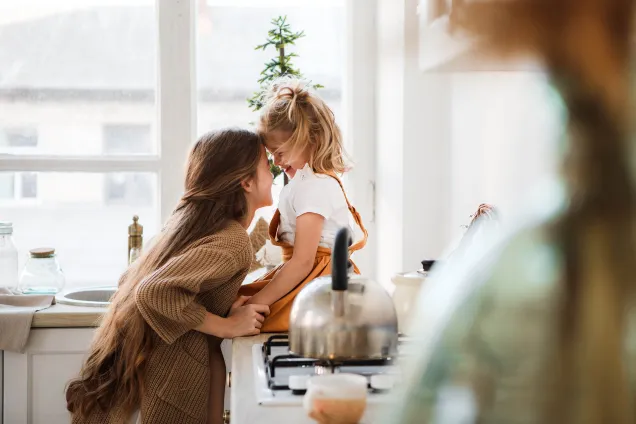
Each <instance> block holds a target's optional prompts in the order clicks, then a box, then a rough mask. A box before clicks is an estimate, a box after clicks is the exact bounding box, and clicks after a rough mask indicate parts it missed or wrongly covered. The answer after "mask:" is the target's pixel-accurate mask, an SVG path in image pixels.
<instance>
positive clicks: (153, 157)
mask: <svg viewBox="0 0 636 424" xmlns="http://www.w3.org/2000/svg"><path fill="white" fill-rule="evenodd" d="M344 2H345V25H346V26H347V28H345V34H346V36H345V37H346V38H345V40H343V41H344V43H345V46H346V51H347V60H346V61H345V63H343V93H342V96H343V97H342V99H343V112H344V114H343V116H344V117H345V118H344V119H345V120H346V122H345V125H344V127H345V128H346V129H347V131H346V134H345V140H346V147H347V149H348V150H349V151H350V152H351V153H353V154H354V155H355V157H356V161H355V162H356V168H355V169H354V172H352V174H351V175H350V178H348V182H347V185H348V189H349V190H350V191H351V192H350V197H351V199H352V201H353V202H354V203H356V205H358V210H360V212H361V213H362V214H363V217H364V218H365V222H367V223H368V225H369V226H370V227H373V226H374V223H373V221H374V220H375V218H374V217H375V168H376V164H375V146H376V141H375V138H376V137H375V131H376V128H375V123H374V119H373V118H374V116H375V104H374V98H375V94H374V93H375V80H376V56H375V52H376V50H377V46H376V34H375V31H376V23H375V19H376V13H377V12H376V7H375V5H376V0H344ZM155 17H156V20H155V22H156V25H155V31H156V33H155V36H156V37H157V47H156V48H157V77H156V81H155V93H156V95H155V99H156V101H155V111H156V116H157V120H156V125H155V128H156V131H155V133H154V134H153V136H154V141H155V142H156V146H157V150H156V151H157V153H156V154H143V155H139V154H136V155H112V156H106V155H94V156H73V155H59V156H58V155H30V154H21V153H20V154H12V153H11V154H9V153H0V172H70V173H80V172H87V173H111V172H142V173H153V174H156V176H157V188H156V193H155V195H156V198H157V205H158V206H159V210H158V214H159V217H158V218H159V221H158V222H160V223H164V222H165V221H166V220H167V219H168V218H169V217H170V215H171V214H172V211H173V208H174V206H175V205H176V203H177V201H178V200H179V198H180V197H181V195H182V193H183V178H184V171H185V163H186V158H187V154H188V151H189V148H190V146H191V145H192V141H193V140H194V139H195V137H196V135H197V108H198V105H197V78H196V43H197V34H196V25H197V2H196V1H195V0H189V1H174V0H155ZM246 54H249V52H246ZM361 75H362V77H361ZM354 76H355V77H354ZM246 107H247V106H246ZM370 229H371V228H370ZM374 250H375V247H372V248H368V249H365V252H364V253H362V255H363V256H364V257H365V260H363V261H362V262H366V263H368V264H369V266H371V264H373V262H374V261H373V257H374V256H375V251H374ZM360 259H362V258H360ZM360 259H359V260H360ZM373 268H374V267H373V266H371V268H370V269H373ZM374 273H375V272H374V270H373V271H371V274H372V275H373V274H374Z"/></svg>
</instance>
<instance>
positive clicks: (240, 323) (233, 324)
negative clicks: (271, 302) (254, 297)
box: [226, 296, 269, 338]
mask: <svg viewBox="0 0 636 424" xmlns="http://www.w3.org/2000/svg"><path fill="white" fill-rule="evenodd" d="M248 300H249V296H241V297H239V298H238V299H237V300H236V302H234V303H233V304H232V307H231V308H230V313H229V314H228V316H227V318H226V320H227V326H228V328H227V333H228V337H227V338H234V337H241V336H254V335H256V334H259V333H260V332H261V327H262V326H263V321H265V317H266V316H267V315H269V306H267V305H258V304H250V305H246V304H245V302H247V301H248Z"/></svg>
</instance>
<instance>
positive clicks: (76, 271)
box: [0, 172, 159, 287]
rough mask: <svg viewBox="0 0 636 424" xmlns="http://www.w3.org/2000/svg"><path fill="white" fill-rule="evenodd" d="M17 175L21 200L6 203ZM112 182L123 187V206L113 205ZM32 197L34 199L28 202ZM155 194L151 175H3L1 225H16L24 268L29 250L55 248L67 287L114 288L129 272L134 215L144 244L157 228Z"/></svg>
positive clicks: (0, 181) (0, 201)
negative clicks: (9, 185) (10, 183)
mask: <svg viewBox="0 0 636 424" xmlns="http://www.w3.org/2000/svg"><path fill="white" fill-rule="evenodd" d="M15 175H20V177H21V178H19V180H21V184H22V185H21V193H22V198H16V197H15V196H12V198H8V196H7V197H3V194H5V191H3V190H4V183H5V182H6V181H14V180H15ZM33 181H36V183H35V188H34V186H33ZM108 181H122V182H123V183H122V185H121V186H120V190H121V191H119V192H118V194H121V196H122V197H123V198H125V199H126V200H125V201H122V202H119V203H118V202H114V201H111V200H109V198H108V193H107V189H108V184H107V182H108ZM140 181H143V183H140ZM34 191H35V192H36V193H37V196H34V197H35V198H28V196H25V194H30V193H33V192H34ZM156 192H157V178H156V175H154V174H147V173H124V174H110V173H109V174H98V173H90V174H89V173H48V172H47V173H22V174H12V173H0V221H12V222H13V223H14V237H15V241H16V244H17V245H18V249H19V251H20V263H21V264H23V263H24V260H25V259H26V258H27V252H28V251H29V249H32V248H35V247H42V246H47V247H48V246H51V247H54V248H55V249H56V250H57V253H58V255H59V260H60V264H61V265H62V268H63V269H64V272H65V274H66V277H67V286H68V287H77V286H86V285H113V284H116V283H117V279H118V277H119V276H120V274H121V273H122V272H123V271H124V270H125V268H126V254H127V246H128V241H127V240H128V225H130V224H131V223H132V217H133V215H139V221H140V223H141V224H142V225H143V226H144V244H146V243H147V242H148V240H149V239H150V238H151V237H152V236H153V235H154V234H155V233H156V231H157V229H158V227H159V223H158V214H159V212H158V210H159V208H158V206H157V201H156V198H157V196H156ZM122 193H123V194H122ZM130 199H136V200H135V201H129V200H130ZM139 199H142V200H139Z"/></svg>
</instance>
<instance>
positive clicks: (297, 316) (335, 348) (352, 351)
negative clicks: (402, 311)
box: [289, 228, 398, 361]
mask: <svg viewBox="0 0 636 424" xmlns="http://www.w3.org/2000/svg"><path fill="white" fill-rule="evenodd" d="M350 245H351V234H350V232H349V230H348V229H347V228H343V229H341V230H340V231H339V232H338V234H337V235H336V240H335V243H334V248H333V252H332V260H331V266H332V275H331V276H326V277H320V278H317V279H315V280H313V281H311V282H310V283H309V284H307V286H305V288H303V289H302V290H301V291H300V293H299V294H298V296H296V299H295V300H294V303H293V305H292V310H291V315H290V319H289V322H290V325H289V350H290V351H291V353H293V354H295V355H300V356H304V357H308V358H315V359H323V360H330V361H338V360H347V359H356V358H360V359H370V358H378V359H379V358H389V357H392V356H394V355H395V354H396V351H397V342H398V329H397V316H396V313H395V308H394V306H393V302H392V300H391V297H390V296H389V293H388V292H387V291H386V290H385V289H384V288H383V287H382V286H380V285H379V284H378V283H376V282H375V281H372V280H370V279H367V278H365V277H363V276H359V275H349V268H348V265H349V246H350Z"/></svg>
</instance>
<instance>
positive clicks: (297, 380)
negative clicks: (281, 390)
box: [287, 375, 309, 390]
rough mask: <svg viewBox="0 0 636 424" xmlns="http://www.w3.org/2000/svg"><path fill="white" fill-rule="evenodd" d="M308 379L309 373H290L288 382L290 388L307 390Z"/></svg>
mask: <svg viewBox="0 0 636 424" xmlns="http://www.w3.org/2000/svg"><path fill="white" fill-rule="evenodd" d="M307 380H309V376H308V375H290V376H289V382H288V383H287V384H288V385H289V389H290V390H307Z"/></svg>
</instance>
